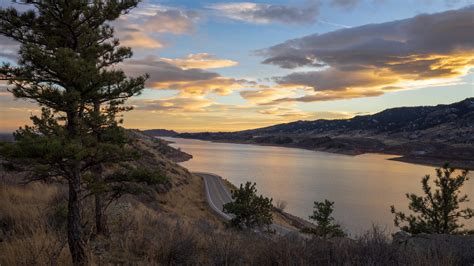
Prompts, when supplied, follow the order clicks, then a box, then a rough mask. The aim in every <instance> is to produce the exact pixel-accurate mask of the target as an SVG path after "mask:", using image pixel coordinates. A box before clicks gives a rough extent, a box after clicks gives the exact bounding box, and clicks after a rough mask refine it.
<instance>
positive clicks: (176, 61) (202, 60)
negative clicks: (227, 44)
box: [161, 53, 238, 69]
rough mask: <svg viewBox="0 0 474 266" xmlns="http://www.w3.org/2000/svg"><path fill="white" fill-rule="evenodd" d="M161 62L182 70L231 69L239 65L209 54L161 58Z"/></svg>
mask: <svg viewBox="0 0 474 266" xmlns="http://www.w3.org/2000/svg"><path fill="white" fill-rule="evenodd" d="M161 60H163V61H165V62H168V63H170V64H173V65H175V66H178V67H180V68H182V69H190V68H200V69H210V68H222V67H231V66H235V65H237V64H238V62H236V61H232V60H229V59H219V58H216V57H214V56H212V55H210V54H208V53H199V54H190V55H188V56H186V57H185V58H173V59H172V58H161Z"/></svg>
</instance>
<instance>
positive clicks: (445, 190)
mask: <svg viewBox="0 0 474 266" xmlns="http://www.w3.org/2000/svg"><path fill="white" fill-rule="evenodd" d="M455 171H456V170H455V169H454V168H450V167H449V165H447V164H446V165H444V167H443V168H438V169H436V177H437V178H436V179H435V180H434V184H435V186H436V187H437V188H436V189H435V190H434V191H433V190H432V188H431V186H430V178H431V177H430V175H426V176H425V177H423V178H422V180H421V184H422V188H423V192H424V194H425V195H424V196H417V195H415V194H410V193H407V194H406V197H407V198H408V200H409V201H410V203H409V205H408V208H409V209H410V210H411V211H413V212H414V213H415V214H416V215H413V214H409V215H406V214H405V213H403V212H400V211H397V210H396V209H395V207H394V206H391V212H392V213H393V214H394V215H395V219H394V223H395V226H398V227H400V228H401V229H402V230H404V231H407V232H410V233H413V234H417V233H438V234H456V233H461V231H460V229H461V228H462V227H463V224H460V223H459V221H458V220H459V219H470V218H472V217H473V216H474V211H473V210H472V209H471V208H465V209H461V210H460V206H459V204H461V203H466V202H469V199H468V195H467V194H466V195H463V196H460V189H461V187H462V186H463V185H464V183H465V182H466V181H468V180H469V176H468V171H467V170H464V171H462V172H461V173H460V174H459V175H458V176H456V177H453V176H452V175H453V173H454V172H455ZM405 223H406V224H405ZM402 224H405V225H402Z"/></svg>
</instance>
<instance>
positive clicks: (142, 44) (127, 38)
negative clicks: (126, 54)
mask: <svg viewBox="0 0 474 266" xmlns="http://www.w3.org/2000/svg"><path fill="white" fill-rule="evenodd" d="M120 42H121V44H122V45H125V46H129V47H135V48H146V49H157V48H162V47H163V46H164V45H163V43H162V42H161V41H159V40H157V39H154V38H151V37H150V36H148V35H146V34H145V33H143V32H141V31H130V32H128V33H127V34H124V35H122V38H120Z"/></svg>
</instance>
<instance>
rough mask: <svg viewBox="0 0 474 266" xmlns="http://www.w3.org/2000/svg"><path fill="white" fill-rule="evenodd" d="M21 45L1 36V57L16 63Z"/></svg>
mask: <svg viewBox="0 0 474 266" xmlns="http://www.w3.org/2000/svg"><path fill="white" fill-rule="evenodd" d="M19 49H20V44H19V43H17V42H16V41H14V40H13V39H11V38H8V37H5V36H3V35H0V57H5V58H7V59H10V60H13V61H16V59H17V58H18V50H19Z"/></svg>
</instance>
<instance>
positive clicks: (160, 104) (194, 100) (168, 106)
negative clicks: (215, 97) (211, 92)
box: [133, 96, 213, 113]
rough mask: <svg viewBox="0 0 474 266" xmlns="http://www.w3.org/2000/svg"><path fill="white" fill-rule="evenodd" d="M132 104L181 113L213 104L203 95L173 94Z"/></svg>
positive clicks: (149, 108) (152, 109)
mask: <svg viewBox="0 0 474 266" xmlns="http://www.w3.org/2000/svg"><path fill="white" fill-rule="evenodd" d="M133 104H135V105H138V107H137V109H139V110H148V111H158V112H161V111H166V112H176V113H183V112H203V111H204V108H206V107H209V106H211V105H212V104H213V101H212V100H209V99H206V98H203V97H180V96H175V97H170V98H166V99H158V100H142V101H135V102H134V103H133Z"/></svg>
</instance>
